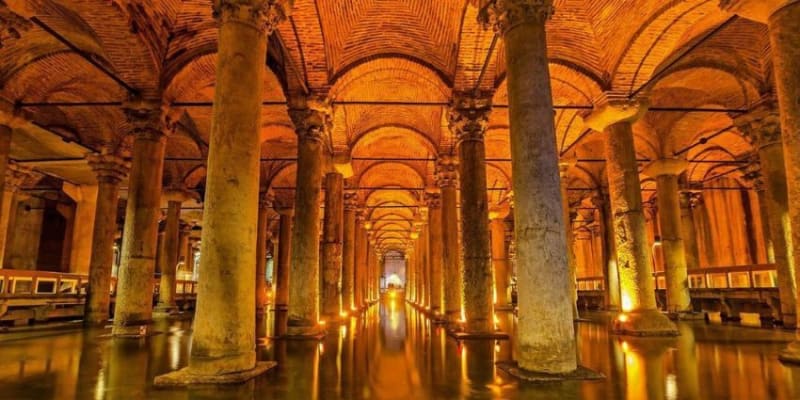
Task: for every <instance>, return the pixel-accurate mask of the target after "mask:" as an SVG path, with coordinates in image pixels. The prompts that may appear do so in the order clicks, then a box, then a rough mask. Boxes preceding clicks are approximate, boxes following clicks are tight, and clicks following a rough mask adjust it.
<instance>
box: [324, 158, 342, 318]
mask: <svg viewBox="0 0 800 400" xmlns="http://www.w3.org/2000/svg"><path fill="white" fill-rule="evenodd" d="M343 190H344V178H343V177H342V174H339V173H329V174H327V175H326V176H325V220H324V227H323V233H322V266H323V267H322V268H323V270H322V316H323V318H324V319H326V320H334V319H337V318H338V317H339V313H340V312H341V307H342V306H341V301H340V297H339V281H340V279H341V276H342V236H343V232H344V230H343V226H342V219H343V217H344V209H343V207H344V198H343V194H344V192H343Z"/></svg>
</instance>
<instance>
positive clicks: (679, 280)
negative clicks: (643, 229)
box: [642, 159, 692, 318]
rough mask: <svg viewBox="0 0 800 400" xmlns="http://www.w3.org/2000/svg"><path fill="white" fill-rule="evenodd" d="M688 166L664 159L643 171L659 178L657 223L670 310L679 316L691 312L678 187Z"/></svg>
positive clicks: (668, 308)
mask: <svg viewBox="0 0 800 400" xmlns="http://www.w3.org/2000/svg"><path fill="white" fill-rule="evenodd" d="M688 165H689V163H688V162H687V161H686V160H677V159H661V160H656V161H653V162H652V163H650V164H649V165H648V166H647V167H645V169H644V171H642V172H643V173H644V174H645V175H647V176H650V177H651V178H653V179H655V181H656V200H657V201H658V223H659V226H660V233H661V248H662V249H663V252H664V277H665V280H666V283H667V312H669V313H673V314H678V318H680V314H686V313H690V312H692V300H691V298H690V297H689V275H688V272H687V270H686V269H687V267H686V248H685V246H684V242H683V232H682V225H681V204H680V199H679V196H680V193H679V186H678V178H679V176H680V174H682V173H683V171H685V170H686V167H688Z"/></svg>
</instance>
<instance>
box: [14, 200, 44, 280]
mask: <svg viewBox="0 0 800 400" xmlns="http://www.w3.org/2000/svg"><path fill="white" fill-rule="evenodd" d="M15 203H16V204H14V205H15V206H16V207H14V209H12V210H11V212H13V213H14V217H13V224H12V225H11V226H10V227H9V231H8V248H7V249H6V259H5V268H9V269H21V270H30V271H35V270H36V267H37V264H36V263H37V261H38V258H39V245H40V240H41V237H42V223H43V221H44V209H45V207H46V202H45V199H43V198H41V197H38V196H33V195H30V194H28V193H22V192H18V193H17V194H16V202H15Z"/></svg>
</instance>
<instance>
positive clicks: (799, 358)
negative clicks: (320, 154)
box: [778, 340, 800, 365]
mask: <svg viewBox="0 0 800 400" xmlns="http://www.w3.org/2000/svg"><path fill="white" fill-rule="evenodd" d="M778 360H780V361H781V362H782V363H785V364H795V365H800V341H797V340H795V341H794V342H791V343H789V346H787V347H786V348H785V349H783V351H781V354H779V355H778Z"/></svg>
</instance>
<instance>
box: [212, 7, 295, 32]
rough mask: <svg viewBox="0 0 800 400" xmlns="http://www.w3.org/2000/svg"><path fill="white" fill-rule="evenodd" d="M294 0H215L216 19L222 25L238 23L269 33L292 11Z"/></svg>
mask: <svg viewBox="0 0 800 400" xmlns="http://www.w3.org/2000/svg"><path fill="white" fill-rule="evenodd" d="M293 4H294V0H215V1H214V5H213V10H214V13H213V15H214V19H216V20H217V21H219V23H220V25H222V24H226V23H229V22H230V23H237V24H244V25H247V26H250V27H252V28H254V29H257V30H258V31H260V32H262V33H265V34H267V35H270V34H272V32H274V31H275V29H276V28H277V27H278V24H279V23H281V21H283V20H285V19H286V18H287V17H288V16H289V15H290V14H291V12H292V6H293Z"/></svg>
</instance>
